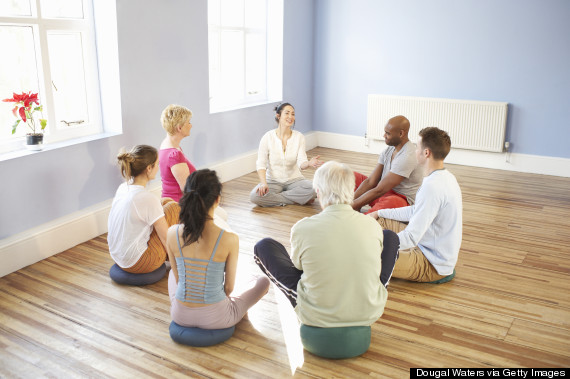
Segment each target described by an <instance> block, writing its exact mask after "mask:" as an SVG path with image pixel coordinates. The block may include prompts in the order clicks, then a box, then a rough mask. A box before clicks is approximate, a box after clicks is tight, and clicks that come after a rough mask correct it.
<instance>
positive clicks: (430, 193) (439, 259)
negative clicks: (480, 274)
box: [370, 127, 463, 283]
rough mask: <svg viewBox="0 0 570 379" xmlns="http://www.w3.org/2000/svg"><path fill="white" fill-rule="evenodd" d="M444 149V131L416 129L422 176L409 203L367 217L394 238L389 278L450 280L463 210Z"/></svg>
mask: <svg viewBox="0 0 570 379" xmlns="http://www.w3.org/2000/svg"><path fill="white" fill-rule="evenodd" d="M450 148H451V139H450V138H449V135H448V134H447V133H446V132H445V131H443V130H440V129H438V128H436V127H428V128H424V129H422V130H420V132H419V139H418V143H417V147H416V158H417V161H418V164H419V166H421V167H422V168H423V170H424V173H425V175H426V176H425V178H424V180H423V182H422V185H421V187H420V188H419V190H418V193H417V195H416V202H415V204H414V205H411V206H408V207H404V208H396V209H382V210H379V211H377V212H374V213H371V214H370V215H371V216H372V217H374V218H378V222H379V223H380V225H382V227H383V228H384V229H390V230H393V231H395V232H396V233H398V237H399V238H400V252H399V258H398V260H397V261H396V265H395V267H394V272H393V277H395V278H401V279H407V280H412V281H416V282H438V283H442V282H446V281H449V280H451V279H452V278H453V277H454V276H455V265H456V263H457V257H458V255H459V249H460V247H461V238H462V226H463V219H462V212H463V205H462V198H461V189H460V188H459V185H458V184H457V180H456V179H455V176H453V174H452V173H450V172H449V171H447V170H446V169H445V167H444V164H443V160H444V159H445V157H446V156H447V154H448V153H449V150H450ZM403 222H408V224H407V225H406V224H405V223H403Z"/></svg>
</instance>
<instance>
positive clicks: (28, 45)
mask: <svg viewBox="0 0 570 379" xmlns="http://www.w3.org/2000/svg"><path fill="white" fill-rule="evenodd" d="M0 51H3V52H7V53H6V54H3V59H0V98H1V99H0V100H3V99H7V98H11V97H12V94H13V93H14V92H16V93H18V94H19V93H22V92H28V91H31V92H33V93H37V92H39V91H38V88H39V84H38V83H39V81H38V72H37V67H36V54H35V49H34V35H33V31H32V28H31V27H29V26H0ZM8 57H9V59H7V58H8ZM40 100H41V97H40ZM13 108H14V103H5V102H0V139H4V138H9V137H11V136H12V128H11V126H12V125H13V124H14V122H15V121H16V118H15V117H14V116H13V115H12V109H13ZM22 126H23V125H20V126H18V130H17V132H16V136H18V135H24V134H26V133H27V132H29V131H28V130H26V128H25V127H22Z"/></svg>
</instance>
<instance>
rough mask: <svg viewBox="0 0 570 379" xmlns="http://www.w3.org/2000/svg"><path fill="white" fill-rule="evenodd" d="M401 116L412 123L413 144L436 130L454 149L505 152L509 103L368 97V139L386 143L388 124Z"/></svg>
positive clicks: (404, 97) (405, 97) (385, 96)
mask: <svg viewBox="0 0 570 379" xmlns="http://www.w3.org/2000/svg"><path fill="white" fill-rule="evenodd" d="M398 115H402V116H405V117H406V118H407V119H408V120H410V132H409V138H410V140H412V141H414V142H415V141H416V140H417V136H418V132H419V131H420V130H421V129H422V128H425V127H426V126H437V127H438V128H440V129H443V130H445V131H446V132H447V133H448V134H449V136H450V137H451V146H452V147H453V148H460V149H470V150H481V151H492V152H502V151H503V146H504V144H505V130H506V125H507V103H499V102H490V101H475V100H453V99H432V98H427V97H409V96H389V95H368V120H367V128H366V137H367V138H370V139H378V140H383V139H384V126H385V125H386V122H387V121H388V120H389V119H390V118H392V117H394V116H398Z"/></svg>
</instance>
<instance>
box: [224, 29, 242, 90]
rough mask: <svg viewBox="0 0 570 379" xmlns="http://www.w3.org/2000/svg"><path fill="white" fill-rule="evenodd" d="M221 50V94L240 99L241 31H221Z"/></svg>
mask: <svg viewBox="0 0 570 379" xmlns="http://www.w3.org/2000/svg"><path fill="white" fill-rule="evenodd" d="M221 50H222V60H221V71H222V75H221V83H222V85H221V87H222V93H221V95H222V96H223V97H224V98H226V97H227V98H230V99H242V98H243V95H244V75H243V74H244V67H243V65H244V56H243V52H244V51H243V32H238V31H224V32H222V40H221Z"/></svg>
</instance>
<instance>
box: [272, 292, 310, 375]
mask: <svg viewBox="0 0 570 379" xmlns="http://www.w3.org/2000/svg"><path fill="white" fill-rule="evenodd" d="M273 288H274V290H275V298H276V300H277V305H278V311H279V320H280V321H281V330H283V339H284V340H285V346H286V347H287V356H288V358H289V366H290V367H291V375H293V374H295V370H297V368H298V367H303V363H304V362H305V357H304V355H303V344H302V343H301V335H300V334H299V327H300V325H299V320H298V319H297V314H296V313H295V311H294V310H293V307H292V306H291V303H290V302H289V300H287V298H286V297H285V295H284V294H283V293H282V292H281V291H279V290H278V289H277V287H275V286H274V287H273Z"/></svg>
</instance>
